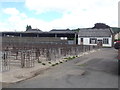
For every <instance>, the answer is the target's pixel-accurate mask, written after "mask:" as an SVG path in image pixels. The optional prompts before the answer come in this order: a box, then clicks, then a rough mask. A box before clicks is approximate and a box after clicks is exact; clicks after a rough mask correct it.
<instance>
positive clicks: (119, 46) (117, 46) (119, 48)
mask: <svg viewBox="0 0 120 90" xmlns="http://www.w3.org/2000/svg"><path fill="white" fill-rule="evenodd" d="M114 48H115V49H117V50H118V74H119V75H120V41H117V42H116V43H115V44H114Z"/></svg>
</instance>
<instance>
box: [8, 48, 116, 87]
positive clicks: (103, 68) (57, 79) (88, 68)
mask: <svg viewBox="0 0 120 90" xmlns="http://www.w3.org/2000/svg"><path fill="white" fill-rule="evenodd" d="M85 60H86V61H87V62H86V63H82V64H81V62H82V61H85ZM7 88H118V60H117V50H115V49H114V48H102V49H101V50H99V51H97V52H94V53H90V54H88V55H84V56H82V57H79V58H76V59H74V60H71V61H68V62H65V63H63V64H60V65H58V66H54V67H52V68H51V69H49V70H47V71H44V72H43V73H42V74H40V75H38V76H36V77H34V78H31V79H29V80H25V81H22V82H19V83H16V84H12V85H9V86H8V87H7Z"/></svg>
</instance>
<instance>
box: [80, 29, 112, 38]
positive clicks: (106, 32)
mask: <svg viewBox="0 0 120 90" xmlns="http://www.w3.org/2000/svg"><path fill="white" fill-rule="evenodd" d="M111 35H112V31H111V29H83V30H80V31H79V36H80V37H110V36H111Z"/></svg>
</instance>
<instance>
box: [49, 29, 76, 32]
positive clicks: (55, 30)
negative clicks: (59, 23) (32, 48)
mask: <svg viewBox="0 0 120 90" xmlns="http://www.w3.org/2000/svg"><path fill="white" fill-rule="evenodd" d="M49 32H50V33H75V31H72V30H68V29H53V30H51V31H49Z"/></svg>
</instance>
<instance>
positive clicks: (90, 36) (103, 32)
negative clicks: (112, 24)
mask: <svg viewBox="0 0 120 90" xmlns="http://www.w3.org/2000/svg"><path fill="white" fill-rule="evenodd" d="M113 33H114V32H113V31H112V29H111V28H107V29H81V30H80V31H79V33H78V45H97V44H99V43H101V44H102V46H103V47H112V46H113V39H114V34H113Z"/></svg>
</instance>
